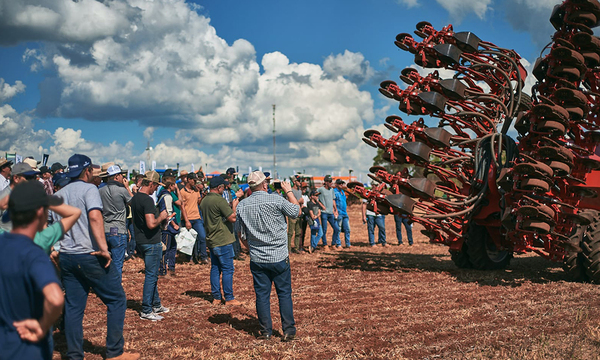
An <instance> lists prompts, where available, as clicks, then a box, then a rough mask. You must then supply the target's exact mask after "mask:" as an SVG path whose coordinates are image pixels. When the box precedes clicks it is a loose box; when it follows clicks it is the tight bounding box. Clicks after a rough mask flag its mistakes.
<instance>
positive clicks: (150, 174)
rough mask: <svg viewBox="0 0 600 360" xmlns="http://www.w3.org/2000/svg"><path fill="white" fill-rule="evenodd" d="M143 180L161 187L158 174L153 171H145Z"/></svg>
mask: <svg viewBox="0 0 600 360" xmlns="http://www.w3.org/2000/svg"><path fill="white" fill-rule="evenodd" d="M144 180H148V181H151V182H154V183H157V184H159V185H162V184H161V182H160V175H158V173H157V172H156V171H154V170H150V171H146V173H145V174H144Z"/></svg>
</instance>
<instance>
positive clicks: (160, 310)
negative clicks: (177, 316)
mask: <svg viewBox="0 0 600 360" xmlns="http://www.w3.org/2000/svg"><path fill="white" fill-rule="evenodd" d="M152 310H154V313H155V314H166V313H168V312H169V311H170V310H169V308H168V307H164V306H162V305H161V306H160V307H157V308H153V309H152Z"/></svg>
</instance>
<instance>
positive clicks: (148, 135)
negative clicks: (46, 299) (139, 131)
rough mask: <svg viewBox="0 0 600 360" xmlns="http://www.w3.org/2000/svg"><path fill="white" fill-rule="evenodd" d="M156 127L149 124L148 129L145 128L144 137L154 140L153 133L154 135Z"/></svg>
mask: <svg viewBox="0 0 600 360" xmlns="http://www.w3.org/2000/svg"><path fill="white" fill-rule="evenodd" d="M154 130H155V129H154V127H153V126H149V127H147V128H146V130H144V138H146V140H152V135H154Z"/></svg>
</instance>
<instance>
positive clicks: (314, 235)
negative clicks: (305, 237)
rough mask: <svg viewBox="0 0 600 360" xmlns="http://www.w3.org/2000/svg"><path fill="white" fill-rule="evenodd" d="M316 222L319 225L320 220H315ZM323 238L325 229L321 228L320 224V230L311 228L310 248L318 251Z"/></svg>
mask: <svg viewBox="0 0 600 360" xmlns="http://www.w3.org/2000/svg"><path fill="white" fill-rule="evenodd" d="M314 221H315V222H317V223H318V222H319V219H315V220H314ZM322 237H323V228H322V227H321V226H320V224H319V228H318V229H313V228H310V247H312V248H313V249H316V248H317V245H319V240H321V238H322ZM326 245H327V244H326Z"/></svg>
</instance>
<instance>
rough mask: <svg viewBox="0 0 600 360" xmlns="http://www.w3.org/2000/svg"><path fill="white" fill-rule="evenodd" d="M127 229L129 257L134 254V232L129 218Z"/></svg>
mask: <svg viewBox="0 0 600 360" xmlns="http://www.w3.org/2000/svg"><path fill="white" fill-rule="evenodd" d="M127 230H129V235H130V236H131V238H130V239H129V242H128V243H127V258H128V259H129V258H130V257H132V256H133V254H135V233H134V230H133V221H131V219H127Z"/></svg>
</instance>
